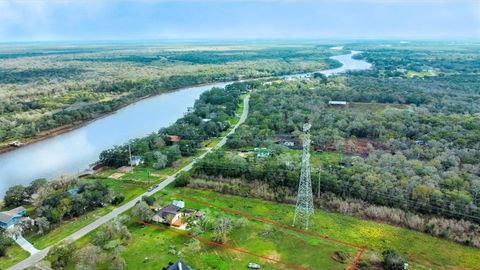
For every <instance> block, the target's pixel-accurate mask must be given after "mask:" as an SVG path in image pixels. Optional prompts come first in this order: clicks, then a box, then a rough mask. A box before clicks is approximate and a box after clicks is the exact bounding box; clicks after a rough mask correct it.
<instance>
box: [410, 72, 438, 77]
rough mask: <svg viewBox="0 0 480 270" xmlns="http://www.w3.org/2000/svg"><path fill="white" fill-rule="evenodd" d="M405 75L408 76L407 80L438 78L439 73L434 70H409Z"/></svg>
mask: <svg viewBox="0 0 480 270" xmlns="http://www.w3.org/2000/svg"><path fill="white" fill-rule="evenodd" d="M405 75H406V76H407V78H413V77H420V78H423V77H428V76H437V73H436V72H435V71H433V70H424V71H413V70H409V71H407V73H406V74H405Z"/></svg>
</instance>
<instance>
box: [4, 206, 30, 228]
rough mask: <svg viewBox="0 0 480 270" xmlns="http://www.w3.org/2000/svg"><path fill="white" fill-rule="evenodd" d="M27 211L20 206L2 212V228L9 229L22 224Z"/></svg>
mask: <svg viewBox="0 0 480 270" xmlns="http://www.w3.org/2000/svg"><path fill="white" fill-rule="evenodd" d="M25 213H26V210H25V208H24V207H22V206H20V207H17V208H14V209H11V210H8V211H2V212H0V227H1V228H3V229H8V228H11V227H13V226H14V225H15V224H17V223H18V222H20V220H21V218H22V217H24V216H25Z"/></svg>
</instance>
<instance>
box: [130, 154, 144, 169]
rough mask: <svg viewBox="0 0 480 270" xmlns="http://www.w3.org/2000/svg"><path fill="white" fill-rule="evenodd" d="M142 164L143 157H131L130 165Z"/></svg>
mask: <svg viewBox="0 0 480 270" xmlns="http://www.w3.org/2000/svg"><path fill="white" fill-rule="evenodd" d="M140 164H143V159H142V157H141V156H132V158H131V159H130V166H133V167H135V166H138V165H140Z"/></svg>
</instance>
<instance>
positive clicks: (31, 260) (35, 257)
mask: <svg viewBox="0 0 480 270" xmlns="http://www.w3.org/2000/svg"><path fill="white" fill-rule="evenodd" d="M249 101H250V94H247V96H245V98H244V100H243V104H244V107H243V112H242V115H241V116H240V120H239V121H238V122H237V124H235V126H234V127H233V128H232V129H231V130H230V131H229V132H228V133H227V134H226V135H225V136H224V137H223V138H222V139H221V140H220V142H219V143H218V144H217V145H215V146H214V147H212V148H210V149H209V150H207V152H205V153H203V154H202V155H200V156H199V157H197V158H195V159H194V160H193V161H192V162H190V163H189V164H188V165H187V166H185V167H183V168H182V169H181V170H179V171H177V172H176V173H174V174H172V175H170V176H169V177H168V178H167V179H165V181H163V182H161V183H160V184H159V185H158V187H157V188H155V189H153V190H152V191H147V192H145V193H143V194H141V195H140V196H138V197H136V198H135V199H133V200H131V201H129V202H127V203H126V204H124V205H122V206H120V207H117V208H115V209H113V210H112V211H111V212H110V213H108V214H106V215H104V216H102V217H99V218H98V219H97V220H95V221H94V222H92V223H90V224H88V225H86V226H85V227H83V228H81V229H80V230H78V231H76V232H74V233H72V234H71V235H69V236H67V237H65V238H64V239H62V240H61V241H64V240H67V241H75V240H77V239H79V238H81V237H83V236H85V235H86V234H88V233H89V232H91V231H93V230H95V229H97V228H98V227H100V226H102V225H103V224H105V223H107V222H108V221H110V220H112V219H114V218H116V217H118V216H119V215H120V214H122V213H124V212H125V211H127V210H129V209H130V208H132V207H133V206H134V205H135V204H136V203H137V202H138V201H140V200H141V199H142V197H143V196H151V195H153V194H154V193H156V192H158V191H160V190H162V189H164V188H165V187H166V186H168V185H169V184H171V183H172V182H173V181H174V180H175V177H176V176H177V175H178V174H179V173H182V172H186V171H189V170H191V169H192V168H193V165H195V163H197V161H198V160H200V159H202V158H204V157H205V156H206V155H207V154H208V153H210V152H212V151H214V150H216V149H218V148H220V147H222V146H224V145H225V143H226V142H227V140H228V136H230V135H232V134H233V133H235V131H236V130H237V128H238V127H239V126H240V125H241V124H243V123H244V122H245V120H246V119H247V116H248V111H249ZM61 241H59V242H61ZM52 246H53V245H51V246H48V247H46V248H45V249H42V250H40V251H38V252H36V253H34V254H31V255H30V257H28V258H26V259H25V260H23V261H21V262H19V263H17V264H15V265H13V266H12V267H10V268H8V269H11V270H20V269H25V268H27V267H29V266H32V265H34V264H35V263H37V262H39V261H41V260H43V258H45V256H47V254H48V251H49V250H50V248H52Z"/></svg>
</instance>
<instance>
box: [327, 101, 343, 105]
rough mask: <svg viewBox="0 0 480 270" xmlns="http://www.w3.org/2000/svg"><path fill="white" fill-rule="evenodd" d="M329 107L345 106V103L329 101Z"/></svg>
mask: <svg viewBox="0 0 480 270" xmlns="http://www.w3.org/2000/svg"><path fill="white" fill-rule="evenodd" d="M328 105H329V106H346V105H347V102H346V101H336V100H330V101H329V102H328Z"/></svg>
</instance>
